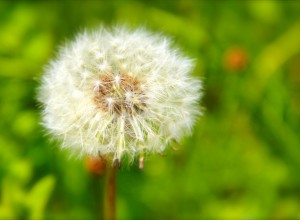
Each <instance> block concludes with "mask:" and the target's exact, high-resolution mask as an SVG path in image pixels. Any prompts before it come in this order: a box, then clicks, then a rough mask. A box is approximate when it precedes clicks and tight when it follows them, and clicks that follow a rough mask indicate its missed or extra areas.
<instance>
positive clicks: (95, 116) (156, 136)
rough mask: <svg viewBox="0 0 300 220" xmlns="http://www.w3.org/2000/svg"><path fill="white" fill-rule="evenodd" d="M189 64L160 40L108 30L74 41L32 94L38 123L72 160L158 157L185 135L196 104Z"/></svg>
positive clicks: (198, 85)
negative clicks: (36, 97) (39, 112)
mask: <svg viewBox="0 0 300 220" xmlns="http://www.w3.org/2000/svg"><path fill="white" fill-rule="evenodd" d="M192 68H193V63H192V61H191V60H190V59H189V58H187V57H185V56H183V55H182V54H181V53H180V52H178V50H176V49H172V48H171V47H170V42H169V40H168V39H167V38H165V37H163V36H160V35H156V34H152V33H149V32H147V31H145V30H144V29H137V30H134V31H132V32H131V31H129V30H127V29H126V28H123V27H121V28H119V27H116V28H115V29H114V30H112V31H108V30H105V29H104V28H100V29H99V30H97V31H95V32H91V33H87V32H86V33H83V34H79V35H78V36H77V37H76V39H75V41H73V42H71V43H70V44H69V46H65V47H62V49H61V50H60V51H59V53H58V55H57V58H56V59H54V60H53V61H52V62H51V63H50V64H49V66H48V67H47V69H46V71H45V74H44V75H43V77H42V83H41V86H40V89H39V101H40V102H41V103H42V105H43V124H44V126H45V127H46V128H47V129H48V131H49V133H50V134H53V135H54V136H55V137H56V138H57V139H59V140H61V141H62V148H64V149H70V150H71V152H73V153H77V154H78V155H79V156H83V155H88V156H92V157H97V156H99V155H101V156H103V157H105V159H106V160H110V161H112V163H114V164H118V165H120V164H121V161H122V158H123V156H125V155H126V156H128V157H129V158H132V159H133V158H135V157H136V156H139V167H140V168H142V167H143V160H144V155H147V154H151V153H158V154H163V153H162V152H163V151H164V149H165V148H166V147H167V146H171V143H174V141H175V142H179V141H180V140H181V139H182V137H183V136H185V135H188V134H190V133H191V129H192V126H193V124H194V121H195V119H196V117H197V116H199V115H200V114H201V111H200V108H199V106H198V102H199V99H200V97H201V92H200V90H201V81H200V80H198V79H195V78H193V77H192V76H191V75H190V71H191V69H192Z"/></svg>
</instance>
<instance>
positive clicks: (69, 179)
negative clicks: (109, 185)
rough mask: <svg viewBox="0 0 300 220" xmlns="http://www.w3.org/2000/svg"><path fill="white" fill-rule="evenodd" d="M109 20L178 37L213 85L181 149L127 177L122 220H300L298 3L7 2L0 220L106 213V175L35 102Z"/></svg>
mask: <svg viewBox="0 0 300 220" xmlns="http://www.w3.org/2000/svg"><path fill="white" fill-rule="evenodd" d="M101 24H104V25H106V26H110V25H113V24H127V25H128V26H130V27H136V26H141V25H142V26H147V27H148V29H150V30H153V31H156V32H161V33H164V34H166V35H168V36H170V37H171V38H172V39H173V42H174V44H176V45H178V46H179V47H180V48H181V49H182V50H183V52H184V53H185V54H187V55H188V56H190V57H193V58H195V62H196V68H195V70H194V72H193V74H194V75H195V76H198V77H201V78H202V79H203V82H204V87H205V89H204V91H205V95H204V97H203V100H202V102H201V103H202V106H203V107H204V109H205V114H204V116H203V117H202V118H201V120H199V122H198V123H197V125H196V126H195V129H194V134H193V136H192V137H189V138H186V139H185V140H184V141H183V143H182V146H181V147H180V150H179V151H177V152H176V151H174V152H173V151H172V150H168V151H167V152H166V154H167V156H166V157H162V156H159V155H157V156H152V157H150V158H146V161H145V164H144V169H143V170H139V169H138V164H137V162H135V163H134V164H133V166H131V167H123V168H122V169H121V170H119V171H118V177H117V178H118V180H117V181H118V183H117V184H118V188H117V190H118V195H117V209H118V213H117V215H118V218H119V219H174V220H176V219H178V220H179V219H300V135H299V131H300V123H299V119H300V2H299V1H267V0H261V1H260V0H249V1H197V0H194V1H193V0H178V1H159V0H154V1H146V0H145V1H121V0H120V1H79V0H73V1H41V2H37V1H19V2H17V1H15V2H13V1H0V184H1V185H0V219H73V220H83V219H87V220H88V219H96V218H98V217H99V216H101V210H102V209H101V206H102V196H103V191H102V188H103V177H102V176H95V175H92V174H90V173H89V172H88V170H87V169H86V165H85V164H86V163H85V161H84V160H78V159H76V158H70V157H69V155H68V153H67V152H62V151H61V150H59V147H58V144H57V143H55V142H53V141H51V140H50V139H51V138H50V137H47V136H46V135H45V132H44V131H43V128H42V127H41V126H40V125H39V121H40V109H39V107H38V103H37V101H36V98H35V97H36V88H37V86H38V79H39V78H40V76H41V74H42V73H43V67H44V66H45V65H46V64H47V62H48V61H49V59H51V58H53V57H54V56H55V51H56V50H57V48H58V46H59V45H61V44H63V43H65V42H66V41H67V40H68V39H72V38H73V37H74V35H75V34H76V33H77V32H79V31H81V30H83V29H84V28H94V27H97V26H99V25H101ZM62 95H63V94H62ZM199 107H200V106H199Z"/></svg>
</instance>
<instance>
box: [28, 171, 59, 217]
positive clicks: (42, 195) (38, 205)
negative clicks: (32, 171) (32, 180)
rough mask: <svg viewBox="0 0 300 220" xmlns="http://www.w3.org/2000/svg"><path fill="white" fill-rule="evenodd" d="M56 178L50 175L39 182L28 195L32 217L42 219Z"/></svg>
mask: <svg viewBox="0 0 300 220" xmlns="http://www.w3.org/2000/svg"><path fill="white" fill-rule="evenodd" d="M54 185H55V178H54V176H52V175H48V176H46V177H44V178H43V179H41V180H40V181H39V182H37V183H36V184H35V185H34V186H33V188H32V189H31V191H30V192H29V193H28V195H27V202H26V204H27V206H28V208H29V209H30V217H29V218H30V219H42V218H43V216H44V211H45V208H46V205H47V203H48V201H49V198H50V196H51V193H52V192H53V190H54Z"/></svg>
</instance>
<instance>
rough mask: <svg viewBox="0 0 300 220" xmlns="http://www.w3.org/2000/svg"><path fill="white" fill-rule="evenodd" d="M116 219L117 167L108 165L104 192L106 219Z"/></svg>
mask: <svg viewBox="0 0 300 220" xmlns="http://www.w3.org/2000/svg"><path fill="white" fill-rule="evenodd" d="M115 219H116V167H115V166H110V165H109V164H107V166H106V183H105V192H104V220H115Z"/></svg>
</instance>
